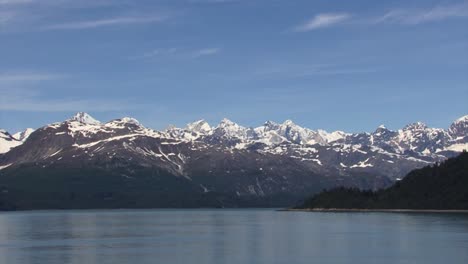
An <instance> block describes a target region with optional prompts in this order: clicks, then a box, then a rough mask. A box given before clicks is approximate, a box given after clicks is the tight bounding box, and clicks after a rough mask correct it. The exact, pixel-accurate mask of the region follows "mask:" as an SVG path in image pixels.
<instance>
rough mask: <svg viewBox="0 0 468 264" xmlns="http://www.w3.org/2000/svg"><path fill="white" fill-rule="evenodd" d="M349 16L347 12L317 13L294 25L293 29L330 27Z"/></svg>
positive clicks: (303, 30)
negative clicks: (307, 19) (302, 22)
mask: <svg viewBox="0 0 468 264" xmlns="http://www.w3.org/2000/svg"><path fill="white" fill-rule="evenodd" d="M350 17H351V15H350V14H348V13H323V14H318V15H316V16H315V17H313V18H312V19H310V20H309V21H307V22H306V23H304V24H302V25H299V26H296V27H295V28H294V31H296V32H307V31H311V30H315V29H319V28H324V27H330V26H333V25H336V24H339V23H342V22H344V21H345V20H348V19H349V18H350Z"/></svg>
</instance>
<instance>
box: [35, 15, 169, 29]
mask: <svg viewBox="0 0 468 264" xmlns="http://www.w3.org/2000/svg"><path fill="white" fill-rule="evenodd" d="M165 18H166V17H164V16H149V17H116V18H110V19H98V20H88V21H78V22H71V23H63V24H55V25H49V26H45V27H43V29H44V30H65V29H90V28H98V27H106V26H117V25H131V24H145V23H154V22H160V21H163V20H165Z"/></svg>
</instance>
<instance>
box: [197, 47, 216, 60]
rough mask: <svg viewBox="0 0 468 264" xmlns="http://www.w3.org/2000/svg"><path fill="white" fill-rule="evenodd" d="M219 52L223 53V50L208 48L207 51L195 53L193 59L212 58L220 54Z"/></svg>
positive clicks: (202, 50)
mask: <svg viewBox="0 0 468 264" xmlns="http://www.w3.org/2000/svg"><path fill="white" fill-rule="evenodd" d="M219 52H221V49H220V48H207V49H201V50H197V51H195V52H194V53H193V58H200V57H204V56H211V55H215V54H218V53H219Z"/></svg>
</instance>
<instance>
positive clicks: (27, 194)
mask: <svg viewBox="0 0 468 264" xmlns="http://www.w3.org/2000/svg"><path fill="white" fill-rule="evenodd" d="M464 149H468V115H467V116H464V117H461V118H459V119H457V120H455V121H454V122H453V123H452V124H451V125H450V127H449V128H448V129H439V128H430V127H428V126H427V125H425V124H423V123H421V122H417V123H413V124H409V125H407V126H405V127H404V128H402V129H399V130H397V131H393V130H389V129H387V128H386V127H385V126H379V127H378V128H377V129H376V130H375V131H374V132H371V133H346V132H343V131H335V132H331V133H329V132H326V131H324V130H316V131H315V130H311V129H307V128H304V127H301V126H299V125H297V124H295V123H294V122H293V121H291V120H287V121H285V122H283V123H275V122H272V121H268V122H265V123H264V124H263V125H261V126H259V127H255V128H252V127H244V126H241V125H239V124H236V123H234V122H232V121H230V120H228V119H223V120H222V121H221V122H220V123H219V124H218V125H216V126H211V125H209V124H208V123H207V122H206V121H204V120H200V121H196V122H193V123H190V124H188V125H187V126H186V127H185V128H177V127H169V128H167V129H166V130H164V131H157V130H153V129H150V128H147V127H145V126H144V125H143V124H141V123H140V122H139V121H137V120H136V119H134V118H129V117H124V118H120V119H114V120H111V121H108V122H105V123H102V122H100V121H98V120H96V119H94V118H93V117H91V116H90V115H89V114H87V113H82V112H80V113H77V114H76V115H75V116H73V117H71V118H70V119H68V120H65V121H63V122H57V123H53V124H49V125H46V126H43V127H41V128H38V129H36V130H33V129H27V130H26V131H24V132H20V133H16V134H14V135H11V134H9V133H8V132H7V131H5V130H0V153H1V154H0V191H2V193H3V194H2V196H0V198H1V197H3V198H2V199H3V206H4V207H5V208H6V207H8V208H18V209H22V208H94V207H96V208H98V207H179V206H180V207H199V206H220V207H222V206H283V205H290V204H291V203H292V202H294V201H296V200H297V199H302V198H304V197H305V196H306V195H310V194H311V193H316V192H319V191H321V190H322V189H325V188H331V187H336V186H345V187H355V188H360V189H374V190H375V189H380V188H383V187H387V186H389V185H391V184H392V183H393V182H395V181H397V180H399V179H401V178H403V177H404V176H405V175H406V174H407V173H408V172H409V171H411V170H413V169H416V168H421V167H424V166H427V165H429V164H432V163H435V162H440V161H443V160H445V159H447V158H449V157H453V156H455V155H457V154H458V153H460V152H462V151H463V150H464ZM91 175H92V176H91ZM150 187H151V188H150ZM130 194H131V195H130ZM54 195H55V196H54ZM70 197H73V199H72V200H70ZM33 200H34V201H33ZM0 201H1V200H0ZM7 205H8V206H7ZM0 208H1V203H0Z"/></svg>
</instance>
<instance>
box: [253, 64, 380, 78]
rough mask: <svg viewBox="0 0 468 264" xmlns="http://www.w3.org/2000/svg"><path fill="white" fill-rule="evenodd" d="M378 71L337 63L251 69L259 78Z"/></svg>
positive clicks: (275, 65) (373, 68) (304, 76)
mask: <svg viewBox="0 0 468 264" xmlns="http://www.w3.org/2000/svg"><path fill="white" fill-rule="evenodd" d="M376 71H378V70H377V69H376V68H375V67H372V68H371V67H357V66H355V65H337V64H309V65H307V64H273V65H269V66H267V67H263V68H259V69H257V70H254V71H252V72H253V73H254V74H255V75H256V76H257V77H260V78H267V79H269V78H308V77H313V76H320V75H348V74H367V73H373V72H376Z"/></svg>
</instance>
